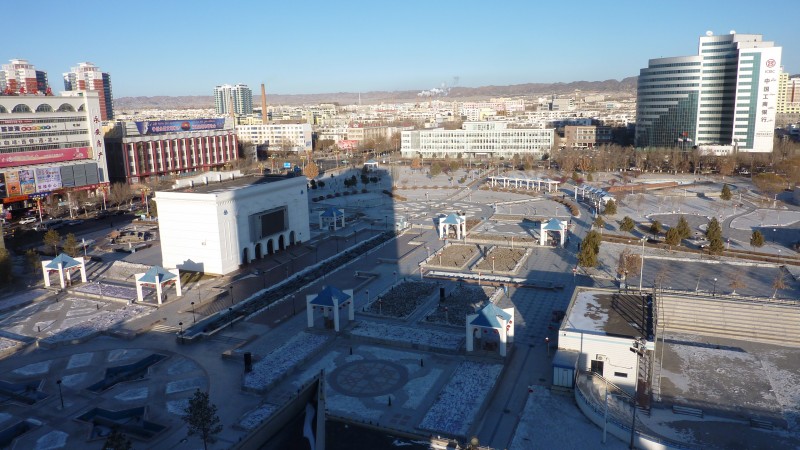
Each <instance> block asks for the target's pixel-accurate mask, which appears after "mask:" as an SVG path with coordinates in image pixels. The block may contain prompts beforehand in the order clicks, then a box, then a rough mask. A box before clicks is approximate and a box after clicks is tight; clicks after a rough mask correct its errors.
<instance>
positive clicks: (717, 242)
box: [708, 238, 725, 255]
mask: <svg viewBox="0 0 800 450" xmlns="http://www.w3.org/2000/svg"><path fill="white" fill-rule="evenodd" d="M723 250H725V244H724V243H723V242H722V238H714V239H710V240H709V242H708V252H709V253H711V254H712V255H721V254H722V251H723Z"/></svg>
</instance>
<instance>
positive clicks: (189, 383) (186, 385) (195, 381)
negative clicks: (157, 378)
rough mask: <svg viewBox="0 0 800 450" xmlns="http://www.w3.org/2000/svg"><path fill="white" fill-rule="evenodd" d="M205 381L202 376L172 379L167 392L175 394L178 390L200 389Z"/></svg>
mask: <svg viewBox="0 0 800 450" xmlns="http://www.w3.org/2000/svg"><path fill="white" fill-rule="evenodd" d="M204 381H205V379H204V378H202V377H197V378H187V379H185V380H177V381H170V382H169V383H167V387H166V392H167V394H175V393H176V392H183V391H189V390H194V389H199V388H200V387H201V386H202V385H203V382H204Z"/></svg>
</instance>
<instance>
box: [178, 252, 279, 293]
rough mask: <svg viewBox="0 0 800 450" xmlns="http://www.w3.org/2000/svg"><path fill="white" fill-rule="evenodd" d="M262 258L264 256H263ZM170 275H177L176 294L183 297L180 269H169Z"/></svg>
mask: <svg viewBox="0 0 800 450" xmlns="http://www.w3.org/2000/svg"><path fill="white" fill-rule="evenodd" d="M261 256H262V257H263V256H264V255H261ZM169 273H171V274H173V275H175V293H176V294H177V295H178V297H181V296H182V295H183V290H182V289H181V272H180V270H179V269H169Z"/></svg>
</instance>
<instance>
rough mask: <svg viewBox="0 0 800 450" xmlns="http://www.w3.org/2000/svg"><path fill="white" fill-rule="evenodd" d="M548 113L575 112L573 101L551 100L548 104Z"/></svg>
mask: <svg viewBox="0 0 800 450" xmlns="http://www.w3.org/2000/svg"><path fill="white" fill-rule="evenodd" d="M548 108H549V109H550V111H575V99H572V98H555V97H554V98H553V99H552V100H550V102H549V103H548Z"/></svg>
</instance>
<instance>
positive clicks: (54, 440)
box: [35, 430, 69, 450]
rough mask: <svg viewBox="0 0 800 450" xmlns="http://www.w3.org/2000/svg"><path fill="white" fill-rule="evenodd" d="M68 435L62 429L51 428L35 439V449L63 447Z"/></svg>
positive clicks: (46, 449) (45, 449)
mask: <svg viewBox="0 0 800 450" xmlns="http://www.w3.org/2000/svg"><path fill="white" fill-rule="evenodd" d="M68 437H69V435H68V434H67V433H64V432H63V431H58V430H53V431H51V432H49V433H47V434H45V435H44V436H42V437H40V438H39V439H37V440H36V447H35V449H36V450H50V449H54V448H64V447H65V446H66V445H67V438H68Z"/></svg>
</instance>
